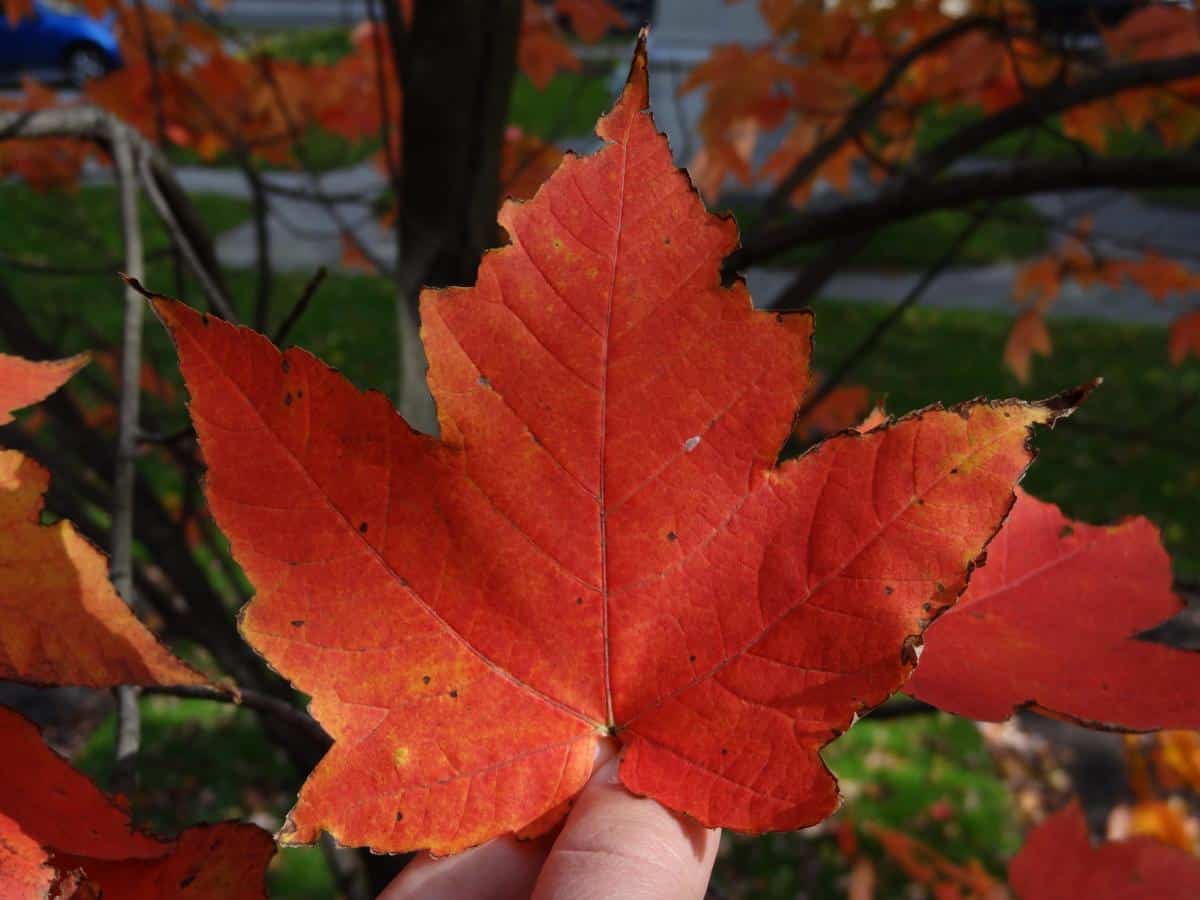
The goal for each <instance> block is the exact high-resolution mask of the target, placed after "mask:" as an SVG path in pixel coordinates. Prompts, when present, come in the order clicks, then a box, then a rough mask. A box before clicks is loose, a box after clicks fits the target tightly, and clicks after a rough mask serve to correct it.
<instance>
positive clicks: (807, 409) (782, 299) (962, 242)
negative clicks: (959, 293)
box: [775, 208, 992, 420]
mask: <svg viewBox="0 0 1200 900" xmlns="http://www.w3.org/2000/svg"><path fill="white" fill-rule="evenodd" d="M991 213H992V210H991V209H990V208H988V209H983V210H980V211H979V212H978V213H976V214H975V215H974V216H973V217H972V218H971V221H970V222H969V223H968V224H967V226H966V227H965V228H963V229H962V230H961V231H960V232H959V233H958V234H957V235H955V237H954V240H953V241H952V242H951V244H950V246H949V247H947V248H946V250H945V252H944V253H942V255H941V256H940V257H939V258H938V260H937V261H936V262H935V263H934V264H933V265H932V266H930V267H929V268H928V269H926V270H925V273H924V274H923V275H922V276H921V277H920V279H918V281H917V283H916V284H914V285H913V286H912V287H911V288H909V290H908V293H906V294H905V295H904V297H903V298H902V299H901V300H900V302H899V303H897V304H896V305H895V306H893V307H892V309H891V310H890V311H889V312H888V314H887V315H886V316H885V317H884V318H883V319H881V320H880V321H879V322H878V323H877V324H876V325H875V327H874V328H872V329H871V332H870V333H869V334H868V335H867V336H866V337H865V338H863V340H862V341H861V342H860V343H859V345H858V346H857V347H855V348H854V349H853V350H851V351H850V353H849V354H847V355H846V356H845V357H844V358H843V359H842V361H841V362H840V363H838V365H837V367H836V368H834V370H833V371H832V372H831V373H830V374H829V377H828V378H826V379H825V380H824V381H823V382H822V383H821V386H820V387H819V388H817V390H815V391H813V393H812V395H811V396H809V397H807V398H805V400H804V403H803V404H801V406H800V409H799V410H798V411H797V412H796V419H797V420H801V419H803V418H805V417H806V416H807V415H808V414H809V413H811V412H812V411H813V410H814V409H816V407H817V405H818V404H819V403H821V401H822V400H824V399H825V398H826V397H828V396H829V395H830V394H831V393H833V391H834V390H835V389H836V388H837V387H838V386H839V385H840V384H842V382H844V381H845V380H846V377H847V376H848V375H849V374H850V373H851V372H853V371H854V369H855V368H856V367H857V366H858V364H859V363H861V362H862V361H863V360H864V359H865V358H866V357H867V356H868V355H869V354H870V353H871V351H873V350H874V349H875V347H876V345H878V343H879V342H880V341H881V340H883V337H884V335H886V334H887V333H888V332H889V331H891V330H892V328H894V327H895V326H896V325H897V324H899V322H900V320H901V319H903V318H904V314H905V313H906V312H908V311H909V310H910V309H911V308H912V307H913V306H914V305H916V304H917V303H918V302H919V301H920V299H921V297H923V296H924V295H925V291H927V290H928V289H929V286H930V285H931V284H933V283H934V282H935V281H936V280H937V278H938V276H939V275H941V274H942V273H943V272H944V271H946V269H947V268H949V267H950V266H951V265H953V263H954V261H955V260H956V259H957V258H958V255H959V254H960V253H961V252H962V250H963V248H964V247H965V246H966V245H967V242H968V241H969V240H970V239H971V238H972V237H974V235H975V233H976V232H977V231H979V229H980V227H982V225H983V224H984V222H986V221H987V220H988V218H989V217H990V216H991ZM789 290H790V288H785V289H784V290H783V293H782V294H781V295H780V296H779V297H777V298H776V299H775V303H776V304H777V305H779V306H784V307H786V306H788V304H789V298H788V294H789Z"/></svg>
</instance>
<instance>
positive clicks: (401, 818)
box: [396, 812, 404, 822]
mask: <svg viewBox="0 0 1200 900" xmlns="http://www.w3.org/2000/svg"><path fill="white" fill-rule="evenodd" d="M396 821H397V822H403V821H404V813H402V812H397V813H396Z"/></svg>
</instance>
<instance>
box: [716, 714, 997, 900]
mask: <svg viewBox="0 0 1200 900" xmlns="http://www.w3.org/2000/svg"><path fill="white" fill-rule="evenodd" d="M823 755H824V757H825V761H826V763H827V764H828V765H829V767H830V769H831V770H832V771H833V772H834V774H835V775H836V776H837V778H838V781H839V783H840V785H841V790H842V793H843V795H844V796H845V797H846V805H845V806H844V807H843V808H842V810H841V812H840V813H839V814H838V816H837V818H836V819H835V820H834V821H835V822H837V823H840V824H842V825H849V826H853V827H854V828H855V830H856V832H857V834H858V837H859V838H860V840H861V841H862V844H861V846H862V848H863V850H864V852H866V853H867V854H869V855H870V856H871V857H872V858H873V859H874V860H875V863H876V867H877V872H878V875H879V879H880V881H879V885H878V887H877V890H878V894H877V896H881V897H897V896H903V894H904V891H905V889H906V887H907V885H908V883H909V879H908V878H907V876H905V875H904V874H903V873H902V872H900V871H899V869H898V868H897V867H896V866H895V865H894V864H892V863H890V862H889V861H888V860H887V859H886V857H885V855H884V854H883V852H882V850H881V849H880V848H879V847H878V846H877V845H876V844H875V842H874V841H873V839H871V838H870V837H869V836H868V835H866V834H865V833H864V832H863V830H862V829H861V828H860V827H859V826H861V824H863V823H872V824H875V825H880V826H884V827H888V828H894V829H896V830H898V831H903V832H905V833H907V834H909V835H911V836H912V837H914V838H916V839H918V840H920V841H923V842H924V843H926V844H929V845H931V846H933V847H934V848H936V849H937V850H938V851H939V852H941V853H944V854H946V855H947V856H948V857H950V858H951V859H952V860H955V861H957V862H966V861H967V860H971V859H977V860H979V861H980V862H981V863H983V865H984V866H985V867H986V868H987V869H988V870H989V871H990V872H992V873H993V874H995V875H998V876H999V875H1002V874H1003V872H1004V865H1005V862H1006V861H1007V859H1008V857H1009V856H1011V854H1012V853H1014V852H1015V851H1016V849H1017V847H1018V846H1019V845H1020V833H1019V829H1018V825H1017V819H1016V816H1015V814H1014V810H1013V807H1012V804H1011V803H1010V799H1009V794H1008V789H1007V787H1006V786H1005V784H1004V783H1003V782H1002V781H1001V780H1000V779H999V778H998V777H997V776H996V774H995V772H994V770H993V767H992V763H991V759H990V758H989V756H988V753H987V749H986V748H985V746H984V744H983V740H982V738H981V737H980V734H979V731H978V730H977V729H976V727H975V725H974V724H973V723H971V722H968V721H966V720H965V719H958V718H956V717H954V716H950V715H947V714H944V713H937V714H934V715H928V716H917V717H914V718H910V719H901V720H892V721H880V722H874V721H872V720H871V719H870V718H867V719H864V720H863V721H862V722H860V723H859V724H857V725H856V726H855V727H854V728H852V729H851V730H850V731H848V732H847V733H846V734H845V735H843V736H842V737H841V738H839V739H838V740H836V741H834V742H833V743H832V744H831V745H830V746H829V748H828V749H827V750H826V751H825V752H824V754H823ZM940 806H944V807H945V808H946V811H948V813H949V814H948V815H947V814H946V813H945V812H942V811H941V810H938V807H940ZM828 832H829V829H828V827H820V828H817V829H813V830H812V831H810V832H808V833H792V834H771V835H764V836H761V837H741V836H738V835H727V836H726V838H725V841H724V843H723V846H722V852H721V856H720V858H719V859H718V862H717V866H716V869H715V871H714V881H715V883H716V884H717V886H718V887H719V888H720V889H721V890H722V891H723V892H724V893H726V894H730V895H733V896H749V897H755V898H763V900H791V898H793V897H799V896H808V897H837V896H845V883H844V880H845V877H846V875H847V862H846V858H845V856H844V854H843V853H842V852H841V851H840V850H839V849H838V847H837V845H836V842H835V841H834V839H833V838H832V836H830V835H829V834H828Z"/></svg>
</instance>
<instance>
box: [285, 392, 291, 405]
mask: <svg viewBox="0 0 1200 900" xmlns="http://www.w3.org/2000/svg"><path fill="white" fill-rule="evenodd" d="M283 405H284V406H291V405H292V392H291V391H288V392H287V393H286V394H284V395H283Z"/></svg>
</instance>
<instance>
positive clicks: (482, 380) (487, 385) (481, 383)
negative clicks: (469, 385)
mask: <svg viewBox="0 0 1200 900" xmlns="http://www.w3.org/2000/svg"><path fill="white" fill-rule="evenodd" d="M476 381H478V383H479V386H480V387H485V388H490V387H491V386H492V383H491V382H490V381H488V378H487V376H486V375H480V376H479V378H477V379H476Z"/></svg>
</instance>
